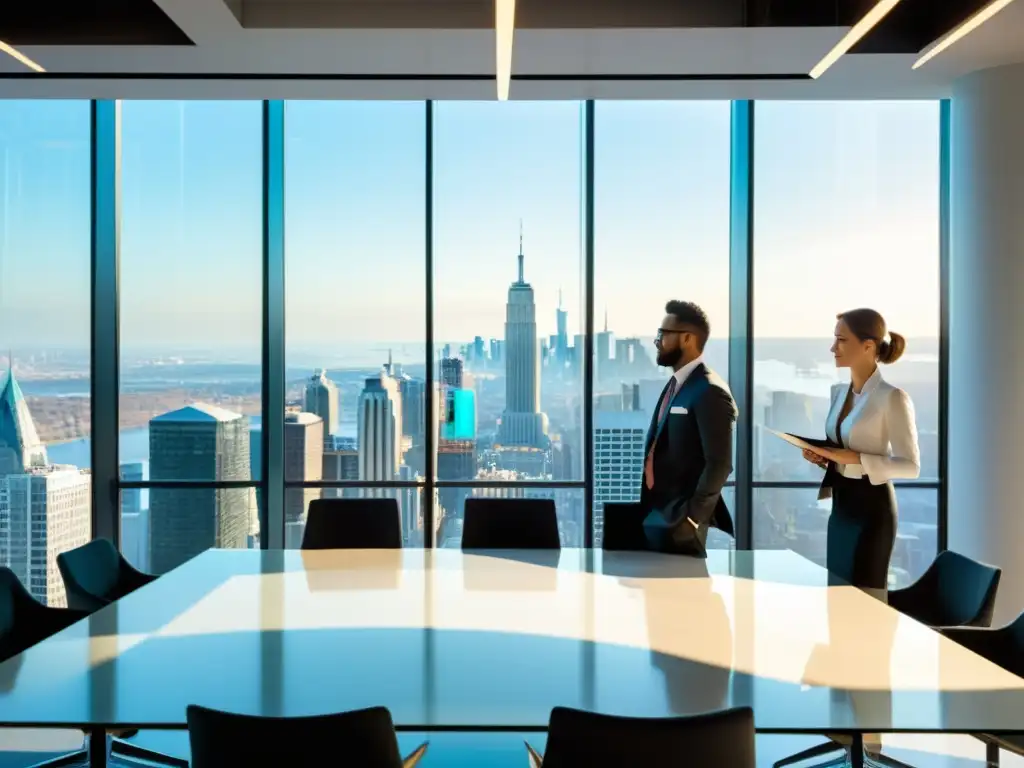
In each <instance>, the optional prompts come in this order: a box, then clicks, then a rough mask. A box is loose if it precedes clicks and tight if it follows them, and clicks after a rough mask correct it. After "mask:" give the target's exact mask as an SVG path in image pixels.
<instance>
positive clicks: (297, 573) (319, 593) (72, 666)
mask: <svg viewBox="0 0 1024 768" xmlns="http://www.w3.org/2000/svg"><path fill="white" fill-rule="evenodd" d="M189 704H202V705H205V706H208V707H216V708H219V709H225V710H229V711H232V712H239V713H246V714H252V715H271V716H296V715H311V714H319V713H326V712H340V711H345V710H351V709H357V708H362V707H369V706H375V705H384V706H386V707H388V709H390V710H391V713H392V717H393V718H394V721H395V724H396V728H397V729H398V730H400V731H426V732H431V731H506V732H508V731H517V732H530V731H544V730H545V729H546V726H547V722H548V717H549V714H550V712H551V708H552V707H554V706H558V705H563V706H569V707H578V708H583V709H587V710H592V711H597V712H604V713H609V714H618V715H633V716H645V717H657V716H672V715H687V714H694V713H699V712H706V711H709V710H715V709H721V708H726V707H732V706H743V705H748V706H751V707H753V710H754V717H755V723H756V727H757V730H758V732H760V733H799V734H844V735H847V736H850V737H852V738H853V739H854V742H855V743H860V738H861V736H862V735H863V734H865V733H893V732H914V733H928V732H957V733H1002V734H1009V733H1019V732H1021V731H1024V679H1021V678H1018V677H1016V676H1014V675H1012V674H1010V673H1009V672H1006V671H1004V670H1002V669H1001V668H999V667H997V666H995V665H994V664H992V663H990V662H988V661H986V660H985V659H983V658H981V657H980V656H977V655H976V654H974V653H973V652H971V651H969V650H967V649H966V648H963V647H962V646H959V645H957V644H955V643H953V642H952V641H950V640H948V639H946V638H944V637H943V636H941V635H940V634H938V633H936V632H934V631H932V630H931V629H929V628H928V627H926V626H924V625H922V624H919V623H918V622H916V621H914V620H912V619H910V618H907V617H906V616H902V615H901V614H899V613H897V612H896V611H894V610H892V609H891V608H889V607H888V606H886V605H885V604H884V603H882V602H879V601H878V600H876V599H874V598H873V597H871V596H869V595H867V594H865V593H864V592H862V591H860V590H858V589H855V588H853V587H850V586H848V585H844V584H835V583H830V579H829V576H828V575H827V573H826V572H825V571H824V569H822V568H820V567H819V566H817V565H815V564H813V563H811V562H810V561H808V560H806V559H804V558H802V557H800V556H799V555H797V554H795V553H793V552H789V551H753V552H747V551H735V552H733V551H712V552H710V553H709V557H708V558H707V560H706V561H704V560H697V559H693V558H687V557H675V556H668V555H660V554H655V553H640V552H600V551H590V550H573V549H566V550H562V551H560V552H542V551H529V552H528V551H488V552H484V551H476V552H473V551H466V552H464V551H458V550H447V549H438V550H422V549H403V550H336V551H310V552H303V551H283V552H282V551H228V550H210V551H208V552H205V553H203V554H201V555H199V556H198V557H196V558H194V559H193V560H190V561H189V562H187V563H185V564H184V565H182V566H180V567H179V568H177V569H175V570H173V571H171V572H170V573H168V574H166V575H164V576H163V577H161V578H160V579H158V580H157V581H155V582H154V583H152V584H150V585H148V586H146V587H144V588H142V589H141V590H138V591H137V592H134V593H132V594H131V595H129V596H128V597H126V598H124V599H122V600H120V601H118V602H117V603H115V604H113V605H110V606H108V607H106V608H104V609H103V610H101V611H99V612H98V613H96V614H94V615H92V616H91V617H89V618H88V619H85V620H83V621H81V622H79V623H77V624H75V625H73V626H71V627H69V628H68V629H66V630H65V631H63V632H61V633H60V634H58V635H55V636H54V637H52V638H50V639H48V640H46V641H44V642H42V643H40V644H39V645H37V646H35V647H33V648H31V649H29V650H28V651H26V652H25V653H23V654H22V655H20V656H18V657H15V658H13V659H10V660H8V661H7V662H5V663H4V664H2V665H0V727H15V726H16V727H47V728H55V727H56V728H61V727H69V728H81V729H83V730H85V731H86V732H87V733H90V734H91V735H93V737H94V738H93V742H99V741H102V742H103V743H105V741H106V739H105V734H106V733H107V732H109V731H111V730H116V729H122V728H140V729H184V728H185V725H186V724H185V709H186V707H187V706H188V705H189ZM104 759H105V753H104V752H103V751H102V750H99V749H96V750H93V760H94V763H93V764H94V765H96V764H101V763H102V762H103V760H104Z"/></svg>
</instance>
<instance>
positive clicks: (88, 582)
mask: <svg viewBox="0 0 1024 768" xmlns="http://www.w3.org/2000/svg"><path fill="white" fill-rule="evenodd" d="M57 567H58V568H59V569H60V575H61V578H62V579H63V580H64V591H65V592H66V593H67V598H68V607H69V608H74V609H75V610H78V611H87V612H88V613H94V612H95V611H98V610H99V609H100V608H103V607H104V606H107V605H110V604H111V603H112V602H114V601H115V600H120V599H121V598H122V597H124V596H125V595H128V594H131V593H132V592H134V591H135V590H136V589H139V588H140V587H144V586H146V585H147V584H149V583H151V582H153V581H155V580H156V578H157V577H156V576H152V575H150V574H148V573H143V572H142V571H139V570H136V569H135V568H133V567H132V565H131V563H129V562H128V561H127V560H125V559H124V557H123V556H122V555H121V553H120V552H118V551H117V549H116V548H115V547H114V545H113V543H111V542H110V541H109V540H107V539H93V540H92V541H90V542H89V543H88V544H85V545H84V546H81V547H78V548H77V549H72V550H71V551H70V552H64V553H62V554H60V555H57Z"/></svg>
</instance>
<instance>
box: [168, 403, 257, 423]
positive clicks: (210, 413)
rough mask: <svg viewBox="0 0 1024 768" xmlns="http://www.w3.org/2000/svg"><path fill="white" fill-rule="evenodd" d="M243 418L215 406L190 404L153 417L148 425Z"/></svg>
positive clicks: (238, 414)
mask: <svg viewBox="0 0 1024 768" xmlns="http://www.w3.org/2000/svg"><path fill="white" fill-rule="evenodd" d="M241 418H243V416H242V414H240V413H235V412H234V411H229V410H228V409H227V408H221V407H220V406H217V405H209V404H208V403H192V404H191V405H186V406H185V407H184V408H179V409H178V410H176V411H168V412H167V413H161V414H160V415H159V416H154V417H153V418H152V419H150V423H182V422H185V423H193V422H211V423H212V422H216V421H224V422H227V421H235V420H236V419H241Z"/></svg>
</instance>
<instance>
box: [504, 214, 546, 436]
mask: <svg viewBox="0 0 1024 768" xmlns="http://www.w3.org/2000/svg"><path fill="white" fill-rule="evenodd" d="M505 345H506V349H505V411H504V413H503V414H502V417H501V433H500V440H501V443H502V444H503V445H515V446H520V445H521V446H535V447H541V446H542V444H543V442H544V439H545V437H546V435H547V427H548V425H547V416H545V415H544V414H542V413H541V412H540V370H539V367H538V363H539V360H538V350H537V309H536V305H535V304H534V299H533V286H531V285H530V284H529V283H527V282H526V280H525V278H524V276H523V236H522V232H520V234H519V277H518V279H517V280H516V282H514V283H512V285H510V286H509V289H508V304H507V305H506V308H505Z"/></svg>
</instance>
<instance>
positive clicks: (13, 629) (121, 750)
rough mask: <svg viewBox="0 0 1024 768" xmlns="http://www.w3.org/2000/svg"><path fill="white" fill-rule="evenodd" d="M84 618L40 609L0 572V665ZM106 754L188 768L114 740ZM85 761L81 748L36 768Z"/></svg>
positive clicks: (78, 612)
mask: <svg viewBox="0 0 1024 768" xmlns="http://www.w3.org/2000/svg"><path fill="white" fill-rule="evenodd" d="M88 616H89V612H88V611H83V610H78V609H74V608H51V607H49V606H45V605H43V604H42V603H40V602H39V601H38V600H36V599H35V598H34V597H32V595H30V594H29V593H28V591H27V590H26V589H25V587H23V586H22V584H21V582H20V581H19V580H18V577H17V576H15V575H14V572H13V571H12V570H11V569H10V568H0V661H6V660H8V659H10V658H11V657H13V656H17V655H18V654H20V653H23V652H24V651H26V650H28V649H29V648H31V647H32V646H33V645H35V644H36V643H40V642H42V641H43V640H45V639H46V638H48V637H50V636H51V635H55V634H57V633H58V632H60V631H62V630H64V629H66V628H67V627H70V626H71V625H72V624H74V623H75V622H76V621H80V620H81V619H85V618H88ZM122 735H127V734H126V733H124V734H122ZM110 751H111V752H112V753H113V754H115V755H121V756H124V757H129V758H130V757H135V758H142V759H144V760H149V761H150V762H155V763H160V764H163V765H169V766H176V767H177V766H180V768H188V761H186V760H179V759H178V758H174V757H169V756H167V755H163V754H161V753H159V752H153V751H151V750H148V749H146V748H144V747H139V746H136V745H135V744H132V743H130V742H126V741H121V740H120V739H117V738H111V739H110ZM88 758H89V749H88V745H85V746H83V748H82V749H80V750H78V751H76V752H70V753H68V754H66V755H62V756H60V757H57V758H54V759H53V760H47V761H46V762H44V763H40V764H39V766H38V768H58V766H65V765H80V764H82V763H83V762H86V761H88Z"/></svg>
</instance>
